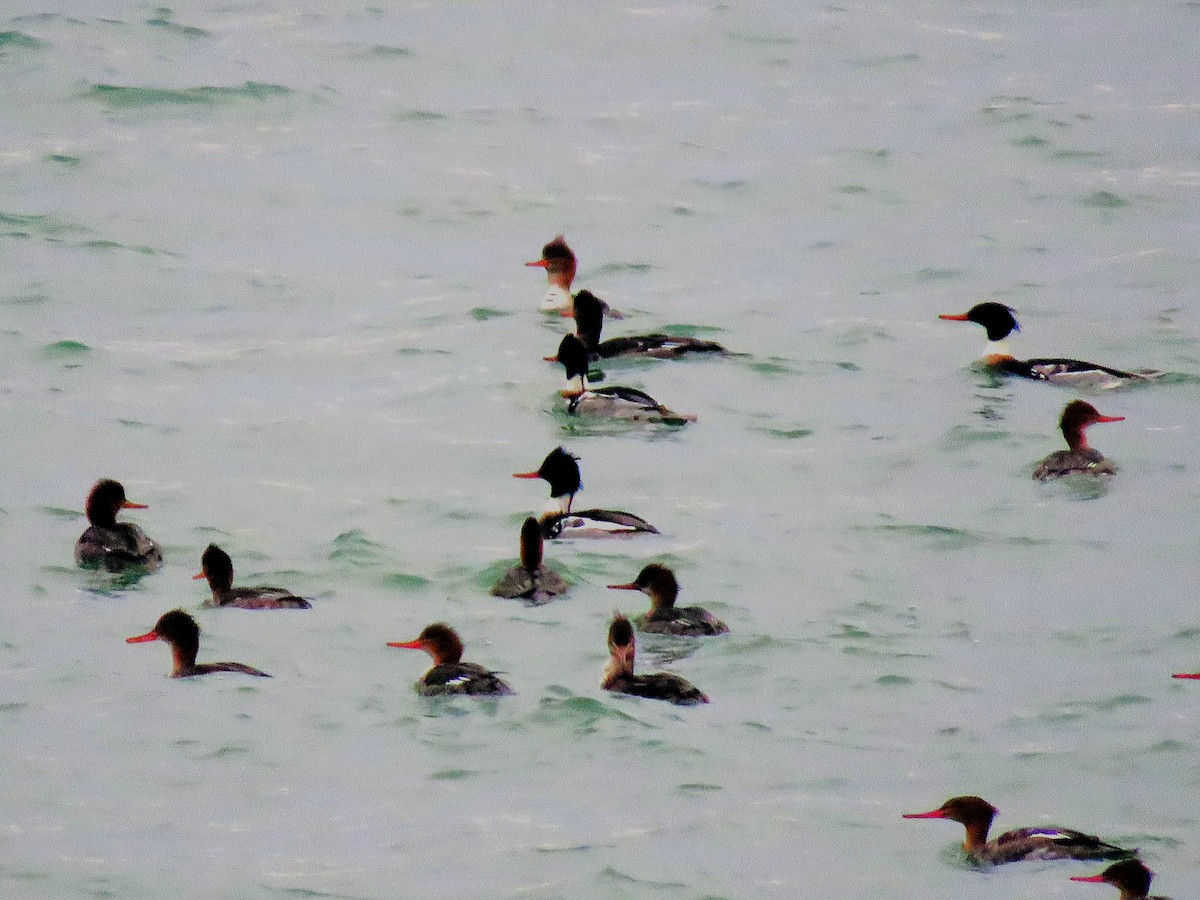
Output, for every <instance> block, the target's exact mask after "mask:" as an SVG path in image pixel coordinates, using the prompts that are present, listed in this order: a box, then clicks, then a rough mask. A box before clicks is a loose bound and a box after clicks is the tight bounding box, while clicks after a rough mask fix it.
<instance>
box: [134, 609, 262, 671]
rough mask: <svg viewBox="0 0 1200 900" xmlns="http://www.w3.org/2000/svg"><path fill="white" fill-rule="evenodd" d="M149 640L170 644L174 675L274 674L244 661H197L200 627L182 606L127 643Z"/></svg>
mask: <svg viewBox="0 0 1200 900" xmlns="http://www.w3.org/2000/svg"><path fill="white" fill-rule="evenodd" d="M147 641H165V642H166V643H167V644H169V645H170V646H171V656H172V659H173V661H174V665H173V666H172V668H171V677H172V678H191V677H192V676H194V675H209V674H212V673H213V672H238V673H240V674H242V675H257V676H259V677H260V678H270V677H271V676H270V675H268V674H267V673H266V672H263V671H261V670H260V669H256V668H254V667H253V666H247V665H243V664H242V663H235V662H218V663H197V662H196V654H197V652H198V651H199V649H200V626H199V625H197V624H196V620H195V619H193V618H192V617H191V616H189V615H188V614H187V613H185V612H184V611H183V610H182V609H173V610H171V611H170V612H167V613H163V614H162V615H161V616H159V618H158V621H157V622H155V623H154V628H152V629H151V630H150V631H147V632H146V633H145V634H139V635H137V636H136V637H130V638H125V643H127V644H141V643H145V642H147Z"/></svg>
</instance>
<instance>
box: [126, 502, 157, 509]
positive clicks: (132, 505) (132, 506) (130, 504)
mask: <svg viewBox="0 0 1200 900" xmlns="http://www.w3.org/2000/svg"><path fill="white" fill-rule="evenodd" d="M149 508H150V507H148V506H147V505H146V504H145V503H134V502H133V501H132V500H125V501H124V502H122V503H121V509H149Z"/></svg>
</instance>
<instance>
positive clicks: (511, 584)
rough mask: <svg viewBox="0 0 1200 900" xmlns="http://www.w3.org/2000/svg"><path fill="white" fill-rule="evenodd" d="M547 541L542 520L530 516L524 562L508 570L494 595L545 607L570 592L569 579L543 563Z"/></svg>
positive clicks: (523, 534) (523, 543)
mask: <svg viewBox="0 0 1200 900" xmlns="http://www.w3.org/2000/svg"><path fill="white" fill-rule="evenodd" d="M534 474H536V473H534ZM543 541H544V538H543V535H542V526H541V523H539V522H538V520H537V519H535V518H533V517H532V516H530V517H529V518H527V519H526V520H525V521H524V523H523V524H522V525H521V564H520V565H517V566H513V567H512V568H511V569H509V570H508V571H507V572H505V573H504V575H503V576H502V577H501V578H500V580H499V581H497V582H496V583H495V585H493V586H492V595H493V596H495V597H506V598H508V599H510V600H515V599H522V600H528V601H529V603H530V604H531V605H533V606H541V605H542V604H543V603H549V602H550V601H551V600H553V599H554V598H555V597H557V596H558V595H560V594H565V593H566V592H567V587H568V585H567V582H566V580H565V579H564V578H563V577H562V576H561V575H559V574H558V573H557V572H555V571H554V570H553V569H548V568H546V566H545V565H544V564H543V563H542V551H543V549H544V544H543Z"/></svg>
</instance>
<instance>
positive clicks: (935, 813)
mask: <svg viewBox="0 0 1200 900" xmlns="http://www.w3.org/2000/svg"><path fill="white" fill-rule="evenodd" d="M904 818H906V819H944V818H946V814H945V813H944V812H942V811H941V810H940V809H931V810H930V811H929V812H927V813H905V814H904Z"/></svg>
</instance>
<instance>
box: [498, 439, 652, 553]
mask: <svg viewBox="0 0 1200 900" xmlns="http://www.w3.org/2000/svg"><path fill="white" fill-rule="evenodd" d="M513 478H541V479H543V480H544V481H547V482H549V483H550V506H549V507H548V508H547V510H546V511H545V512H544V513H542V515H541V518H540V525H541V529H542V534H543V535H545V536H546V537H548V538H557V537H564V538H573V537H613V536H621V535H631V534H639V533H643V534H658V533H659V531H658V529H657V528H655V527H654V526H653V525H651V524H650V523H649V522H647V521H646V520H645V519H643V518H642V517H641V516H635V515H634V514H633V513H627V512H622V511H621V510H619V509H581V510H573V509H572V508H571V507H572V504H573V503H574V502H575V495H576V494H578V493H579V491H580V490H582V488H583V481H582V479H581V477H580V474H579V457H578V456H574V455H572V454H570V453H568V452H567V451H566V450H564V449H563V448H562V447H555V448H554V449H553V450H551V451H550V452H549V453H547V454H546V458H545V459H544V460H542V464H541V466H539V467H538V468H537V470H536V471H533V472H517V473H516V474H514V475H513Z"/></svg>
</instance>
